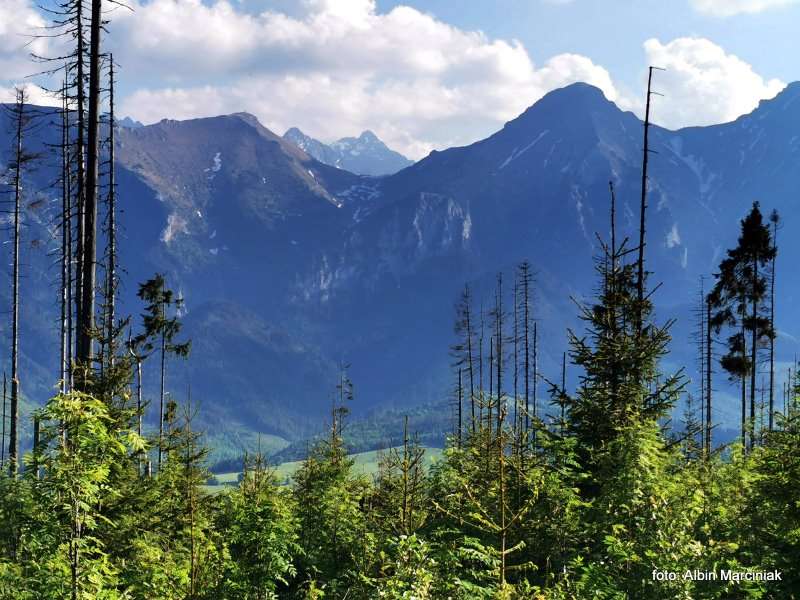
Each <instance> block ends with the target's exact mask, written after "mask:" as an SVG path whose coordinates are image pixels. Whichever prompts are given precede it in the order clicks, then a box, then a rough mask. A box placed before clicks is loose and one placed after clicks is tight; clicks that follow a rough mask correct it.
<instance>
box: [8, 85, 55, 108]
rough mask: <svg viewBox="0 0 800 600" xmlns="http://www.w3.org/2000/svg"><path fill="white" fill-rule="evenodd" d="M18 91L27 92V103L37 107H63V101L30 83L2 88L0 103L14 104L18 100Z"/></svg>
mask: <svg viewBox="0 0 800 600" xmlns="http://www.w3.org/2000/svg"><path fill="white" fill-rule="evenodd" d="M17 89H23V90H25V96H26V99H25V101H26V102H27V103H28V104H36V105H37V106H61V100H60V99H59V98H57V97H55V96H53V95H52V94H51V93H49V92H47V91H46V90H44V89H42V88H40V87H39V86H38V85H36V84H33V83H31V82H30V81H25V82H20V83H14V84H12V85H10V86H8V87H1V86H0V103H13V102H16V100H17Z"/></svg>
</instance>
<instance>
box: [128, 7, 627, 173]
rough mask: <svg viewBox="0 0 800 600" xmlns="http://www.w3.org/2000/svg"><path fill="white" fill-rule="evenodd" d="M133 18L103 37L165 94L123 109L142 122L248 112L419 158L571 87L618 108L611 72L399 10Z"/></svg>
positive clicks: (232, 10)
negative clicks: (540, 56)
mask: <svg viewBox="0 0 800 600" xmlns="http://www.w3.org/2000/svg"><path fill="white" fill-rule="evenodd" d="M135 8H136V10H135V12H133V13H130V14H120V15H119V18H117V19H116V20H115V22H114V24H113V28H114V34H115V35H114V37H116V38H117V39H118V40H119V41H118V42H117V45H118V46H119V49H118V50H116V51H115V58H117V60H118V61H120V62H121V63H122V64H123V65H125V68H126V70H129V71H139V70H142V72H147V73H148V74H149V76H152V77H153V78H155V79H156V80H157V81H158V80H160V81H161V82H163V83H162V86H154V87H152V88H146V89H144V88H143V89H139V90H138V91H135V92H134V93H132V94H131V95H130V96H129V97H127V98H126V99H125V101H124V103H123V105H122V107H121V108H122V111H121V112H123V113H125V114H130V115H132V116H133V117H135V118H138V119H140V120H142V121H145V122H152V121H154V120H158V119H160V118H162V117H164V116H169V117H174V118H187V117H196V116H208V115H212V114H218V113H221V112H235V111H239V110H247V111H248V112H252V113H253V114H255V115H256V116H257V117H259V119H261V120H262V121H263V122H264V123H265V125H267V126H268V127H270V128H272V129H274V130H275V131H276V132H278V133H282V131H283V129H285V128H288V127H289V126H292V125H298V126H300V127H301V128H302V129H305V130H307V133H310V134H312V135H315V136H318V137H321V138H323V139H328V140H332V139H335V138H337V137H340V136H344V135H352V134H353V133H356V132H358V131H361V130H362V129H372V130H374V131H375V132H376V133H377V134H378V135H379V136H381V137H382V138H383V139H384V140H385V141H386V142H387V143H389V145H391V146H394V147H396V148H398V149H399V150H401V151H403V152H405V153H407V154H408V155H409V156H412V157H415V158H418V157H420V156H422V155H424V154H426V153H427V152H428V151H430V150H431V149H432V148H441V147H446V146H449V145H453V144H463V143H469V142H472V141H474V140H475V139H477V138H479V137H481V136H483V135H487V134H489V133H491V132H493V131H494V130H495V129H496V128H497V127H498V126H499V125H501V124H502V123H503V122H504V121H506V120H508V119H510V118H513V117H515V116H516V115H518V114H519V113H520V112H522V111H523V110H524V109H525V108H527V107H528V106H529V105H530V104H532V103H533V102H534V101H535V100H537V99H538V98H540V97H541V96H542V95H544V94H545V93H546V92H548V91H550V90H552V89H554V88H556V87H560V86H563V85H566V84H568V83H571V82H574V81H587V82H589V83H592V84H594V85H597V86H598V87H600V88H601V89H602V90H603V91H604V92H605V94H606V96H608V97H609V99H611V100H616V99H618V96H619V94H618V92H617V90H616V88H615V86H614V84H613V82H612V80H611V77H610V75H609V73H608V72H607V71H606V70H605V69H604V68H602V67H600V66H598V65H596V64H594V63H593V62H592V61H591V60H590V59H589V58H586V57H585V56H580V55H575V54H562V55H559V56H556V57H553V58H551V59H550V60H548V61H547V62H545V63H544V64H543V65H542V66H540V67H537V66H536V65H535V64H534V63H533V61H532V60H531V58H530V56H529V55H528V53H527V51H526V50H525V48H524V47H523V45H522V44H521V43H520V42H518V41H516V40H508V41H507V40H492V39H489V38H488V37H487V36H485V35H484V34H483V33H481V32H474V31H463V30H461V29H458V28H456V27H453V26H451V25H448V24H446V23H443V22H442V21H439V20H437V19H435V18H434V17H432V16H431V15H428V14H424V13H422V12H420V11H418V10H416V9H413V8H410V7H407V6H398V7H396V8H394V9H392V10H391V11H390V12H388V13H385V14H382V13H378V12H377V10H376V5H375V2H374V1H373V0H349V1H348V2H341V1H339V0H305V3H304V12H303V13H302V14H301V15H300V16H290V15H287V14H281V13H277V12H271V11H267V12H264V13H261V14H259V15H248V14H245V13H243V12H239V11H238V10H237V8H236V7H235V6H234V5H232V4H229V3H228V2H226V1H225V0H219V1H217V2H215V3H212V4H204V3H203V2H201V1H200V0H151V1H150V2H149V3H147V4H144V5H138V6H136V7H135ZM175 23H181V27H180V28H177V29H176V28H175V27H174V24H175ZM208 81H214V82H215V84H214V85H210V86H209V85H206V82H208ZM164 84H165V85H164Z"/></svg>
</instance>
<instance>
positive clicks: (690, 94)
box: [644, 38, 786, 129]
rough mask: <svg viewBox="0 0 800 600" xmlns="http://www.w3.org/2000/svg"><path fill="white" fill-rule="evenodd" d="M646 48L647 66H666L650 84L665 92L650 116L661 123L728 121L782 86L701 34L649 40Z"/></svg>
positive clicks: (772, 94) (672, 126)
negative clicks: (698, 35) (663, 41)
mask: <svg viewBox="0 0 800 600" xmlns="http://www.w3.org/2000/svg"><path fill="white" fill-rule="evenodd" d="M644 49H645V53H646V55H647V61H648V63H649V64H652V65H656V66H659V67H664V68H665V69H666V71H663V72H658V73H657V74H656V75H655V76H654V83H653V89H654V90H656V91H659V92H661V93H663V94H664V98H657V99H656V100H654V109H653V120H654V121H655V122H657V123H659V124H661V125H664V126H665V127H669V128H673V129H676V128H679V127H684V126H687V125H709V124H713V123H722V122H726V121H731V120H733V119H735V118H737V117H739V116H740V115H743V114H745V113H748V112H750V111H752V110H753V109H754V108H755V107H756V106H758V102H759V101H760V100H762V99H765V98H772V97H774V96H775V95H776V94H777V93H778V92H780V91H781V90H782V89H783V88H784V87H785V85H786V84H785V83H783V82H782V81H780V80H778V79H770V80H766V79H764V77H762V76H761V75H759V74H758V73H756V72H755V71H754V70H753V67H752V66H751V65H750V64H748V63H746V62H745V61H743V60H741V59H740V58H738V57H737V56H735V55H733V54H728V53H726V52H725V50H724V49H723V48H721V47H720V46H717V45H716V44H714V43H713V42H711V41H710V40H707V39H704V38H678V39H675V40H672V41H671V42H669V43H667V44H662V43H661V42H660V41H659V40H657V39H650V40H647V41H646V42H645V44H644Z"/></svg>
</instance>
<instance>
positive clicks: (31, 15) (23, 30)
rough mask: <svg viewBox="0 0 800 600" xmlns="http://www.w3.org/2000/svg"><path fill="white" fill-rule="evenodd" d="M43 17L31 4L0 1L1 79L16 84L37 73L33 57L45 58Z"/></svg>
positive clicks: (45, 46) (20, 0)
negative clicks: (41, 35)
mask: <svg viewBox="0 0 800 600" xmlns="http://www.w3.org/2000/svg"><path fill="white" fill-rule="evenodd" d="M44 25H45V21H44V19H43V18H42V15H41V14H40V13H39V11H38V10H36V8H35V7H34V5H33V4H32V3H31V2H29V1H28V0H0V74H2V75H0V77H2V79H4V80H13V79H19V78H22V77H26V76H28V75H30V74H31V72H32V71H35V70H36V66H35V65H33V64H32V62H31V60H30V55H31V53H35V54H40V55H41V54H45V53H46V48H47V40H46V38H42V37H36V34H42V33H45V32H44V30H43V27H44Z"/></svg>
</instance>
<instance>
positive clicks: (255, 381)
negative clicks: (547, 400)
mask: <svg viewBox="0 0 800 600" xmlns="http://www.w3.org/2000/svg"><path fill="white" fill-rule="evenodd" d="M798 97H800V84H792V85H789V86H788V87H787V88H786V89H785V90H784V91H783V92H782V93H780V94H779V95H778V96H777V97H776V98H774V99H772V100H766V101H763V102H762V103H761V104H760V105H759V107H758V108H757V109H756V110H755V111H753V112H752V113H751V114H748V115H745V116H742V117H740V118H739V119H737V120H736V121H734V122H731V123H726V124H722V125H714V126H709V127H692V128H686V129H682V130H679V131H669V130H666V129H663V128H660V127H653V128H652V129H651V148H652V149H653V150H655V151H656V152H657V154H653V156H652V158H651V163H650V164H651V167H650V193H649V198H650V207H649V222H648V228H649V231H648V243H647V244H648V245H647V250H646V252H647V257H648V267H649V270H650V271H651V272H652V275H651V277H650V283H651V286H653V287H654V286H655V285H656V284H657V283H658V282H662V283H663V285H662V286H661V287H659V289H658V290H657V292H656V293H655V296H654V298H655V302H656V305H657V311H658V317H659V319H660V320H662V321H663V320H665V319H667V318H669V317H677V318H678V322H677V324H676V326H675V327H674V328H673V336H674V342H673V348H674V353H673V354H672V355H671V357H670V359H669V360H668V361H667V363H666V367H667V368H677V367H679V366H680V365H683V364H685V365H689V366H690V367H691V366H692V365H693V364H694V358H693V354H692V352H693V351H692V347H691V342H690V340H691V329H692V318H691V311H692V307H693V304H694V302H695V299H696V297H697V294H698V285H699V280H700V277H701V276H706V278H707V279H706V285H710V280H709V279H708V278H709V277H710V275H711V274H712V273H713V271H714V269H715V267H716V265H717V264H718V262H719V260H720V258H721V257H722V256H723V254H724V251H725V249H726V248H728V247H729V246H731V245H732V244H734V243H735V240H736V237H737V233H738V232H737V229H738V220H739V219H741V218H742V217H743V216H744V214H745V213H746V211H747V210H748V208H749V207H750V205H751V203H752V202H753V201H754V200H760V201H761V202H762V204H763V205H764V207H765V209H768V210H770V209H772V208H776V209H777V210H778V211H779V212H781V214H782V215H783V216H784V222H785V223H786V228H787V229H788V230H791V229H793V228H794V227H796V224H795V223H793V221H792V219H793V214H794V212H795V211H794V208H795V206H796V202H797V200H796V192H797V189H798V184H800V172H799V171H798V169H797V168H796V161H797V159H798V151H800V102H798V101H797V99H798ZM661 101H668V100H661ZM655 111H656V114H657V107H656V108H655ZM45 129H46V128H42V130H45ZM2 131H5V129H2ZM41 135H42V136H44V138H46V136H45V134H41ZM287 135H288V132H287ZM362 137H363V136H362ZM117 138H118V149H117V173H118V195H119V198H120V204H121V207H122V209H121V210H122V214H121V215H120V221H121V224H122V226H121V233H120V241H119V245H120V252H121V261H122V264H123V265H125V268H126V273H125V284H124V286H123V289H122V291H121V294H122V305H123V307H124V308H125V309H127V310H128V311H129V312H130V313H132V314H134V315H138V314H139V313H140V312H141V307H140V306H139V305H138V304H137V302H136V299H135V292H136V289H137V283H138V282H140V281H144V280H145V279H147V278H148V277H150V276H151V275H152V274H153V273H154V272H157V271H158V272H163V273H165V274H166V275H167V279H168V281H169V282H170V284H171V285H172V287H174V288H175V289H176V290H177V291H178V292H179V293H180V294H181V295H182V297H183V298H184V299H185V302H186V312H185V314H184V316H183V320H184V323H185V335H186V336H187V337H190V338H191V339H192V340H193V350H192V356H191V359H190V360H189V361H188V362H187V363H185V364H183V363H179V362H175V364H172V363H171V364H170V379H169V383H170V389H171V390H172V391H173V393H174V394H176V395H178V396H181V395H182V394H183V393H184V392H183V391H182V390H184V389H185V386H186V384H187V382H189V381H191V382H192V389H193V395H194V397H196V398H198V399H199V400H200V402H201V405H202V408H201V413H202V418H203V421H204V423H205V424H206V425H207V426H208V427H209V428H211V429H213V430H214V431H215V432H216V433H218V434H220V435H221V434H222V433H224V432H226V431H241V432H247V433H249V434H253V433H254V432H261V433H264V434H274V435H278V436H281V437H283V438H286V439H288V440H292V439H299V438H302V437H304V436H307V435H309V434H310V433H313V432H314V431H315V430H317V429H318V428H319V427H321V425H322V423H323V422H324V420H325V418H326V415H327V414H328V411H329V409H330V399H331V392H332V391H333V389H334V386H335V383H336V372H337V369H338V368H339V366H340V365H341V364H345V363H347V364H350V365H351V366H350V375H351V378H352V379H353V381H354V382H355V389H356V399H355V401H354V402H353V403H352V406H351V408H352V409H353V411H354V413H355V414H356V417H358V416H359V415H360V416H363V415H366V414H368V413H370V412H371V411H375V410H379V409H402V408H403V407H408V406H413V405H420V404H432V405H437V406H443V402H444V401H445V400H446V399H447V398H448V395H449V394H450V390H451V389H452V375H451V372H450V371H451V370H450V365H449V363H450V360H451V359H450V358H449V356H448V346H449V345H450V344H451V343H452V342H453V339H454V336H453V318H454V311H453V306H454V303H455V301H456V300H457V298H458V294H459V292H460V290H461V289H462V288H463V286H464V284H465V283H470V285H471V286H472V287H473V290H474V295H475V303H476V306H475V308H476V310H477V309H479V308H480V306H481V305H483V306H484V307H487V308H488V306H489V303H490V302H491V298H492V294H493V293H494V287H495V281H496V276H497V273H498V272H504V273H505V276H506V284H505V290H506V292H507V294H509V297H510V294H511V281H512V274H513V269H514V268H515V266H516V265H517V264H518V263H519V262H520V261H522V260H524V259H528V260H530V261H531V262H532V264H533V266H534V269H535V271H536V286H535V289H536V292H535V305H534V306H535V308H534V311H535V315H536V318H537V319H538V321H539V329H540V331H541V334H542V340H541V348H542V368H543V370H544V372H545V373H556V372H557V370H558V365H559V364H560V358H561V354H562V352H564V351H565V350H567V348H566V335H565V329H566V328H567V327H573V328H577V329H579V328H580V327H581V324H580V322H579V321H578V320H577V318H576V313H577V311H576V307H575V305H574V303H573V300H574V301H578V302H580V301H582V300H583V299H586V298H587V297H589V296H590V294H591V293H592V291H593V290H594V288H595V284H596V277H595V274H594V272H593V266H594V263H593V260H592V257H593V255H594V254H596V252H597V251H598V242H597V237H596V235H595V234H596V233H597V234H599V235H601V236H607V234H608V231H609V217H608V206H609V181H613V182H614V184H615V188H616V192H617V200H618V206H619V220H620V223H621V225H620V227H621V228H622V229H623V230H624V235H628V236H629V237H631V238H634V237H635V236H636V234H637V231H638V229H637V228H638V214H639V195H640V181H641V161H642V147H641V146H642V122H641V121H640V120H639V119H638V118H637V117H636V116H635V115H634V114H633V113H630V112H624V111H622V110H620V109H619V108H618V107H617V106H615V105H614V104H613V103H612V102H610V101H608V100H607V99H606V98H605V97H604V96H603V94H602V92H601V91H600V90H598V89H596V88H594V87H591V86H589V85H586V84H574V85H571V86H568V87H565V88H562V89H559V90H555V91H553V92H551V93H549V94H548V95H546V96H545V97H543V98H542V99H541V100H539V101H538V102H536V103H535V104H534V105H533V106H531V107H530V108H529V109H527V110H526V111H525V112H524V113H523V114H521V115H520V116H519V117H517V118H515V119H513V120H512V121H510V122H508V123H506V124H505V126H504V127H503V128H502V129H501V130H500V131H498V132H497V133H495V134H493V135H491V136H490V137H488V138H486V139H484V140H481V141H478V142H476V143H474V144H471V145H469V146H465V147H459V148H451V149H448V150H444V151H435V152H432V153H431V154H430V155H429V156H427V157H426V158H424V159H422V160H420V161H418V162H417V163H414V164H413V165H410V166H408V167H406V168H402V170H400V171H399V172H397V173H394V174H392V175H386V176H379V177H376V176H372V175H364V174H356V173H354V172H351V171H349V170H347V168H344V167H343V166H342V168H340V165H336V164H333V165H331V164H327V163H330V162H331V160H330V159H329V158H326V157H325V156H321V157H318V156H316V154H315V152H317V151H316V150H314V151H312V150H311V149H310V148H308V147H306V149H304V146H303V144H302V143H299V142H298V141H297V140H298V139H299V138H297V136H295V135H294V134H293V136H289V139H287V137H286V136H284V137H280V136H278V135H276V134H274V133H273V132H271V131H269V130H268V129H266V128H265V127H263V126H262V125H261V124H260V123H259V122H258V120H257V119H256V118H255V117H253V116H252V115H249V114H246V113H238V114H232V115H225V116H219V117H210V118H203V119H192V120H187V121H174V120H163V121H161V122H159V123H156V124H153V125H147V126H143V127H136V128H129V127H125V128H120V129H119V132H118V136H117ZM290 140H291V141H290ZM47 141H48V140H47V139H42V140H37V141H36V144H39V145H41V146H42V147H44V144H46V143H47ZM0 144H2V146H0V147H4V148H5V147H9V139H8V138H7V137H6V138H2V139H0ZM323 158H324V159H325V160H322V159H323ZM333 162H334V163H335V161H333ZM359 170H363V169H359ZM35 178H36V181H37V182H38V184H39V187H40V189H41V191H40V193H39V195H38V196H37V198H36V200H35V201H34V202H32V203H31V206H30V207H29V210H28V215H27V217H26V218H27V220H28V223H29V228H28V233H27V236H28V241H31V240H36V243H35V244H29V245H28V246H25V248H26V253H28V255H29V256H30V259H29V261H28V262H29V264H30V267H29V268H30V269H31V271H32V272H31V276H30V277H28V278H27V280H26V281H25V282H24V283H23V285H24V286H27V287H28V290H29V293H30V298H31V299H30V300H29V305H28V306H27V307H26V306H23V307H22V311H23V313H22V314H23V317H22V318H23V321H24V330H23V338H22V342H21V344H22V352H23V367H24V369H26V370H27V372H28V373H29V375H28V379H29V382H28V383H27V384H25V383H23V390H24V391H25V392H27V394H28V396H29V397H31V398H32V399H35V400H37V401H38V400H40V399H42V398H44V396H45V394H47V393H48V390H49V386H50V385H51V384H52V382H53V381H54V380H55V378H56V373H57V368H56V367H55V366H54V364H53V359H54V358H55V352H46V351H45V349H46V348H48V349H52V348H57V341H56V336H55V323H56V318H55V307H56V297H55V290H54V288H53V286H52V285H50V284H49V283H48V282H51V281H53V280H54V278H55V277H56V275H57V273H56V270H55V269H53V268H52V266H51V265H50V263H51V262H52V261H51V259H49V258H48V257H47V250H48V249H52V247H53V244H54V243H55V240H56V236H55V234H54V230H53V227H52V225H51V223H52V218H50V217H51V215H52V211H53V210H55V209H54V208H48V203H47V198H48V197H50V196H52V192H49V191H47V189H46V186H45V183H47V182H48V181H52V180H53V178H52V173H51V172H50V171H49V170H48V168H47V167H43V168H42V169H40V170H39V171H38V172H37V174H36V175H35ZM36 202H38V203H39V204H37V205H36V206H33V204H34V203H36ZM48 215H50V216H48ZM779 244H780V258H779V263H778V264H779V269H781V270H782V272H784V273H786V275H784V276H781V275H780V274H779V280H778V281H779V294H778V298H779V302H778V307H777V315H778V320H777V323H778V328H779V331H780V335H779V343H778V351H779V355H778V357H779V359H780V360H781V361H782V362H783V363H786V362H788V361H789V360H791V357H792V355H793V354H794V353H795V352H796V350H797V345H798V344H797V335H798V331H797V329H798V326H800V322H798V319H797V318H796V316H795V315H794V314H792V307H793V306H794V302H795V300H796V298H797V297H798V292H800V282H798V281H797V279H796V278H791V277H790V276H789V275H788V273H790V272H791V271H790V267H789V264H790V263H791V262H793V261H794V260H796V258H797V257H798V256H800V254H799V252H800V241H798V238H797V236H791V235H788V234H787V235H785V236H781V237H780V239H779ZM3 289H5V288H3ZM2 294H3V295H4V296H7V294H8V293H7V291H3V292H2ZM5 300H6V298H0V301H5ZM7 329H8V328H7V327H6V325H5V324H4V323H0V337H2V339H3V340H5V339H6V338H7V335H8V332H7ZM3 343H5V342H3ZM51 355H52V356H51ZM146 370H147V374H148V377H149V378H151V379H152V381H150V380H148V382H149V394H150V396H151V397H152V394H153V393H154V392H155V390H156V387H155V385H154V377H155V372H154V371H155V366H152V367H149V366H148V365H146ZM689 371H690V372H691V371H692V369H691V368H690V369H689ZM718 379H720V380H721V379H722V377H721V376H719V377H718ZM568 383H569V385H571V386H574V385H575V384H576V383H577V374H573V373H570V374H569V378H568ZM720 386H722V383H720ZM544 387H545V386H544V385H541V386H540V391H539V393H540V396H541V395H543V394H544V392H545V389H544ZM718 397H719V398H720V400H719V402H721V403H722V404H719V405H718V409H719V413H718V414H719V417H720V419H721V420H722V421H723V423H722V425H721V428H724V427H726V426H727V424H728V423H729V424H730V425H731V427H732V428H733V427H735V422H736V418H737V416H736V415H737V410H738V409H737V407H736V401H735V399H733V398H728V399H726V396H725V393H724V390H723V391H722V392H721V394H720V395H719V396H718Z"/></svg>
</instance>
